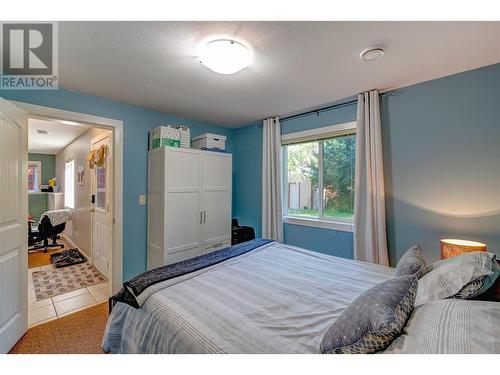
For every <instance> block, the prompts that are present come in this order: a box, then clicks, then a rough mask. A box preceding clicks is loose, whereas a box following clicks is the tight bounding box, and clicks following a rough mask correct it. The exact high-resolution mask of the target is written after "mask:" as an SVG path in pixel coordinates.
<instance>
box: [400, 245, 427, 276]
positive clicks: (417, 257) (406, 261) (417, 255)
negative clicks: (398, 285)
mask: <svg viewBox="0 0 500 375" xmlns="http://www.w3.org/2000/svg"><path fill="white" fill-rule="evenodd" d="M426 268H427V265H426V264H425V259H424V256H423V254H422V250H420V247H419V246H418V245H415V246H412V247H410V248H409V249H408V250H406V252H405V253H404V254H403V256H402V257H401V259H400V260H399V262H398V264H397V266H396V276H403V275H415V276H417V278H418V279H420V278H421V277H422V276H423V275H424V274H425V270H426Z"/></svg>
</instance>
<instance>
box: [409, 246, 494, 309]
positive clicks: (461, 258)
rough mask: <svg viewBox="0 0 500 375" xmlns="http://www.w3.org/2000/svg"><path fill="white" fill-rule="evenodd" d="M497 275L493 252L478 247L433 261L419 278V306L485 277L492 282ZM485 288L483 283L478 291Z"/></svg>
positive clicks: (488, 284)
mask: <svg viewBox="0 0 500 375" xmlns="http://www.w3.org/2000/svg"><path fill="white" fill-rule="evenodd" d="M484 276H487V277H484ZM497 277H498V265H497V263H496V258H495V254H492V253H486V252H481V251H476V252H472V253H466V254H462V255H458V256H455V257H452V258H448V259H445V260H441V261H439V262H436V263H434V264H432V265H431V266H430V267H429V268H428V272H427V273H426V274H425V275H424V276H422V277H421V278H420V279H419V280H418V291H417V298H416V300H415V306H418V305H421V304H424V303H427V302H430V301H435V300H438V299H445V298H450V297H454V296H455V295H457V294H458V293H459V292H460V291H461V290H462V288H464V287H465V286H466V285H467V284H469V283H470V282H472V281H476V280H480V279H481V278H482V279H483V285H485V286H490V285H491V284H492V283H493V282H494V281H495V279H496V278H497ZM481 289H482V285H479V288H477V290H478V292H479V291H480V290H481ZM483 291H485V290H481V292H483ZM476 295H477V294H476ZM470 296H471V297H472V295H470Z"/></svg>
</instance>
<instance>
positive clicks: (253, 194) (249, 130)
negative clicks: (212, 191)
mask: <svg viewBox="0 0 500 375" xmlns="http://www.w3.org/2000/svg"><path fill="white" fill-rule="evenodd" d="M233 146H234V147H233V148H234V150H235V152H234V154H233V213H234V215H233V216H234V217H237V218H238V220H239V222H240V225H247V226H251V227H253V228H255V235H256V236H257V237H260V236H261V233H262V209H261V206H262V124H252V125H248V126H245V127H243V128H239V129H235V130H234V131H233Z"/></svg>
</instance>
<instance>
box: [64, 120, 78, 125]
mask: <svg viewBox="0 0 500 375" xmlns="http://www.w3.org/2000/svg"><path fill="white" fill-rule="evenodd" d="M60 123H61V124H64V125H78V123H77V122H74V121H67V120H60Z"/></svg>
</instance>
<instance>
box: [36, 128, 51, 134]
mask: <svg viewBox="0 0 500 375" xmlns="http://www.w3.org/2000/svg"><path fill="white" fill-rule="evenodd" d="M36 132H37V133H38V134H49V132H48V131H47V130H44V129H37V131H36Z"/></svg>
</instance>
